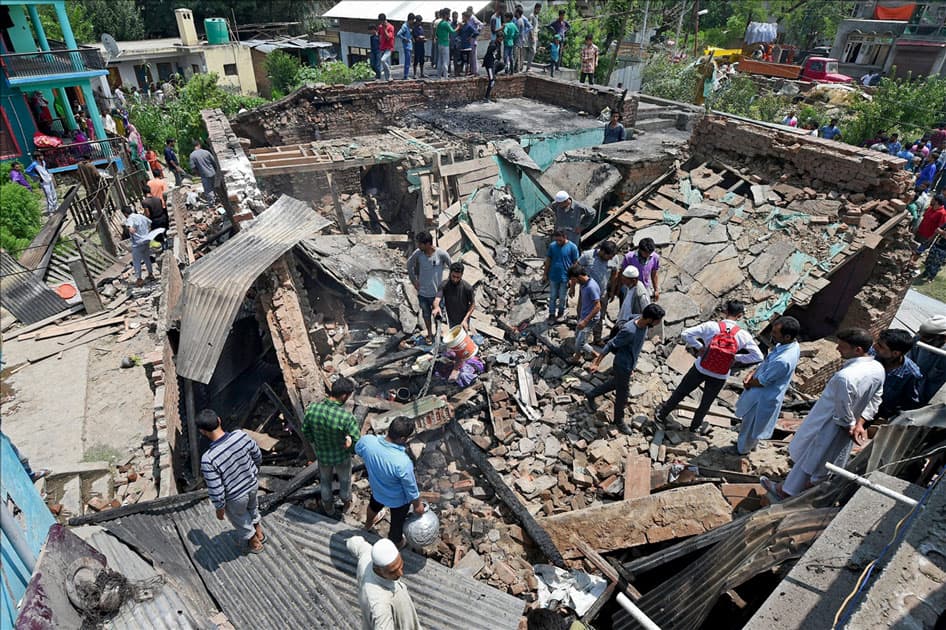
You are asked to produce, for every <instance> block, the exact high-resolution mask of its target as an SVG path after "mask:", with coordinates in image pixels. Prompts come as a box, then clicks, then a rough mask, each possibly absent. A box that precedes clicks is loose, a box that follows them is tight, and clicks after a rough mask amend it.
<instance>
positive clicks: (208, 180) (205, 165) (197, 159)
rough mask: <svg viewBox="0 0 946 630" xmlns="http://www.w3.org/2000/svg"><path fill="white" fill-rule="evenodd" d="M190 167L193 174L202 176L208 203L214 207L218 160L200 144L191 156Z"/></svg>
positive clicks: (195, 146)
mask: <svg viewBox="0 0 946 630" xmlns="http://www.w3.org/2000/svg"><path fill="white" fill-rule="evenodd" d="M190 167H191V171H192V172H194V173H197V175H199V176H200V181H201V183H202V184H203V185H204V197H205V198H206V199H207V203H209V204H211V205H213V203H214V201H215V200H216V196H215V194H214V182H215V181H216V179H217V160H215V159H214V156H213V155H212V154H211V153H210V151H208V150H207V149H205V148H203V147H202V146H200V142H195V143H194V150H193V151H192V152H191V155H190Z"/></svg>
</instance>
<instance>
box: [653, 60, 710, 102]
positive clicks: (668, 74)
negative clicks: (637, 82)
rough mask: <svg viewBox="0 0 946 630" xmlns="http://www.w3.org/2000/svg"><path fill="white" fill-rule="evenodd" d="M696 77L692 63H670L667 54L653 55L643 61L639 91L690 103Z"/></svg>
mask: <svg viewBox="0 0 946 630" xmlns="http://www.w3.org/2000/svg"><path fill="white" fill-rule="evenodd" d="M698 78H699V77H698V76H697V72H696V69H695V68H693V67H692V65H690V64H685V63H672V62H671V61H670V59H669V57H668V56H667V55H654V56H653V57H651V58H650V59H648V60H647V61H646V62H645V63H644V68H643V71H642V73H641V92H643V93H644V94H650V95H651V96H657V97H659V98H667V99H670V100H672V101H682V102H684V103H692V102H693V95H694V94H695V89H696V82H697V80H698Z"/></svg>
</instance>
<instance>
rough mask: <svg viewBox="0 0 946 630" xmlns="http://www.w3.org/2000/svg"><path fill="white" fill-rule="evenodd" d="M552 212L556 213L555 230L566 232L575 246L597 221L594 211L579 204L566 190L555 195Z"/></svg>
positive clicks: (566, 235)
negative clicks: (583, 233) (585, 231)
mask: <svg viewBox="0 0 946 630" xmlns="http://www.w3.org/2000/svg"><path fill="white" fill-rule="evenodd" d="M552 210H554V211H555V228H556V229H560V230H564V231H565V237H566V238H567V239H568V240H570V241H571V242H572V243H574V244H575V245H578V239H579V237H580V235H581V233H582V232H583V231H584V230H585V229H587V228H588V227H590V226H591V224H592V223H593V222H594V220H595V211H594V210H592V209H591V208H589V207H588V206H586V205H583V204H580V203H578V202H577V201H575V200H574V199H572V197H571V195H569V194H568V193H567V192H565V191H564V190H560V191H558V192H557V193H555V201H553V202H552Z"/></svg>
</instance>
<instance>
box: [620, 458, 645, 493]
mask: <svg viewBox="0 0 946 630" xmlns="http://www.w3.org/2000/svg"><path fill="white" fill-rule="evenodd" d="M649 494H650V459H649V458H647V457H644V456H643V455H638V454H637V453H634V452H628V454H627V462H626V463H625V464H624V499H625V500H627V499H637V498H640V497H646V496H648V495H649Z"/></svg>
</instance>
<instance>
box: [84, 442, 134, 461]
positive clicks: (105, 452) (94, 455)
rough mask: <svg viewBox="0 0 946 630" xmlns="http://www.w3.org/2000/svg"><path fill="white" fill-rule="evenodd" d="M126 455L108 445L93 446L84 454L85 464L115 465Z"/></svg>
mask: <svg viewBox="0 0 946 630" xmlns="http://www.w3.org/2000/svg"><path fill="white" fill-rule="evenodd" d="M123 455H124V453H122V452H121V451H120V450H118V449H117V448H115V447H113V446H108V445H107V444H93V445H92V446H90V447H89V448H87V449H85V453H83V454H82V461H84V462H108V463H109V464H114V463H115V462H117V461H118V460H119V459H121V457H122V456H123Z"/></svg>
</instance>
